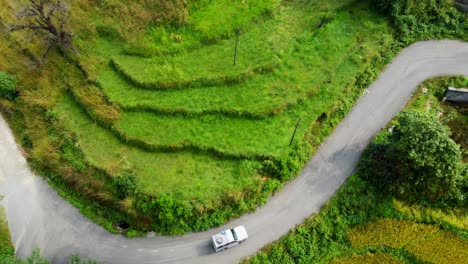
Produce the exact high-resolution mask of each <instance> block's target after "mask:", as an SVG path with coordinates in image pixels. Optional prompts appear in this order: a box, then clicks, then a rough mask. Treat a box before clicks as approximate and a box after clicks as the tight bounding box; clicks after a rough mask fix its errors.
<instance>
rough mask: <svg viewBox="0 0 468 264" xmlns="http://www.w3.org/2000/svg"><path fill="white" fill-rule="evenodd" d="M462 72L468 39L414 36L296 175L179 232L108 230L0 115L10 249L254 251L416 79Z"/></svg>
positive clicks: (59, 259)
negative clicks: (225, 240)
mask: <svg viewBox="0 0 468 264" xmlns="http://www.w3.org/2000/svg"><path fill="white" fill-rule="evenodd" d="M456 74H462V75H466V76H468V43H466V42H460V41H449V40H443V41H426V42H419V43H415V44H413V45H411V46H410V47H408V48H406V49H404V50H403V51H402V52H401V53H400V54H399V55H398V56H397V57H396V58H395V59H394V60H393V62H392V63H391V64H390V65H388V66H387V68H386V69H385V71H383V72H382V73H381V74H380V77H379V78H378V80H376V81H375V82H374V83H373V84H372V86H371V87H369V93H368V94H365V95H363V96H362V97H361V98H360V99H359V100H358V102H357V104H356V105H355V107H354V108H353V109H352V111H351V112H350V113H349V114H348V115H347V117H346V118H345V119H344V120H343V121H342V122H341V123H340V124H339V125H338V126H337V128H336V129H335V131H334V132H333V134H332V135H331V136H330V137H329V138H328V139H327V140H326V141H325V142H324V143H323V144H322V146H321V147H320V150H319V152H318V153H317V154H316V155H315V156H314V157H313V158H312V159H311V160H310V161H309V163H308V164H307V166H306V167H305V168H304V170H303V171H302V173H301V175H299V176H298V177H297V178H295V179H294V180H293V181H291V182H290V183H289V184H288V185H286V186H285V187H284V188H283V189H282V190H281V191H280V192H278V193H277V194H276V195H275V196H273V197H271V198H270V200H269V202H268V203H267V204H266V205H265V206H263V207H261V208H259V209H258V210H257V211H256V212H255V213H252V214H247V215H244V216H242V217H241V218H239V219H235V220H233V221H231V222H229V223H228V224H226V225H224V226H223V227H220V228H216V229H212V230H209V231H206V232H200V233H190V234H187V235H184V236H180V237H153V238H149V239H146V238H134V239H128V238H125V237H122V236H119V235H113V234H110V233H108V232H107V231H105V230H104V229H103V228H101V227H100V226H97V225H95V224H94V223H92V222H91V221H90V220H88V219H86V218H85V217H83V216H82V215H81V214H80V213H79V211H78V210H77V209H76V208H75V207H73V206H72V205H70V204H69V203H68V202H66V201H65V200H64V199H62V198H61V197H59V196H58V195H57V193H56V192H55V191H54V190H53V189H52V188H50V187H49V186H48V185H47V183H46V182H45V181H44V180H43V179H42V178H40V177H37V176H35V175H34V174H33V173H32V172H31V170H30V169H29V168H28V165H27V163H26V161H25V158H24V157H23V155H22V154H21V151H20V150H19V148H18V147H17V145H16V143H15V140H14V138H13V136H12V133H11V131H10V129H9V128H8V125H7V124H6V123H5V121H4V119H3V118H2V117H1V116H0V195H4V196H5V198H4V199H3V200H2V201H0V205H3V206H5V208H6V213H7V216H8V221H9V226H10V229H11V234H12V238H13V242H14V245H15V248H16V250H17V255H18V256H21V257H26V256H29V255H30V254H31V252H32V250H33V249H34V248H40V249H41V251H42V254H43V255H44V256H45V257H47V258H50V259H51V260H52V262H53V263H63V262H64V260H65V259H66V257H67V256H69V255H70V254H74V253H79V254H80V255H81V256H83V257H90V258H94V259H96V260H98V261H100V262H101V263H114V264H116V263H235V262H237V261H239V260H240V259H241V258H243V257H247V256H249V255H252V254H254V253H255V252H257V251H258V250H259V249H260V248H261V247H263V246H264V245H265V244H267V243H270V242H272V241H274V240H276V239H278V238H280V237H281V236H282V235H284V234H286V233H287V232H288V231H289V230H290V229H291V228H293V227H294V226H296V225H297V224H300V223H302V222H303V221H304V219H305V218H307V217H309V216H310V215H311V214H313V213H314V212H317V211H318V210H319V209H320V207H321V206H322V205H323V204H324V203H325V202H326V201H327V200H328V199H329V198H330V197H331V196H332V195H333V194H334V193H335V191H336V190H337V189H338V188H339V187H340V186H341V185H342V184H343V182H344V181H345V180H346V179H347V178H348V177H349V176H350V175H351V174H352V173H353V171H354V169H355V167H356V165H357V163H358V161H359V158H360V155H361V153H362V151H363V150H364V149H365V148H366V146H367V145H368V143H369V142H370V140H371V139H372V138H373V137H374V136H375V135H376V134H377V133H378V132H379V131H380V130H381V129H382V128H383V127H384V126H385V125H386V124H387V123H388V122H389V121H390V120H391V119H392V118H393V116H394V115H395V114H396V113H398V112H399V111H400V110H401V109H402V108H403V107H404V106H405V104H406V102H407V101H408V99H409V98H410V97H411V95H412V93H413V91H414V90H415V89H416V87H417V85H418V84H419V83H421V82H422V81H424V80H426V79H428V78H431V77H435V76H441V75H456ZM238 224H243V225H245V226H246V228H247V230H248V232H249V239H248V240H247V242H246V243H244V244H243V245H241V246H238V247H234V248H232V249H229V250H226V251H224V252H221V253H216V254H215V253H214V250H213V249H212V247H211V244H210V240H209V239H210V236H211V235H212V234H214V233H217V232H218V231H220V230H222V229H225V228H227V227H230V226H235V225H238Z"/></svg>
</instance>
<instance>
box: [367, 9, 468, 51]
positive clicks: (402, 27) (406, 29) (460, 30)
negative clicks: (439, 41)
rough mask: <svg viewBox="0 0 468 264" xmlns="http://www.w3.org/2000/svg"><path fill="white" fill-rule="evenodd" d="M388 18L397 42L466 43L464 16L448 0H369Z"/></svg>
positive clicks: (466, 28)
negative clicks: (456, 40)
mask: <svg viewBox="0 0 468 264" xmlns="http://www.w3.org/2000/svg"><path fill="white" fill-rule="evenodd" d="M373 1H374V3H376V5H377V6H378V7H379V8H380V9H381V10H382V11H383V12H384V13H386V14H387V15H389V16H390V18H391V20H392V23H393V25H394V27H395V30H396V33H397V34H398V37H399V39H400V40H402V41H403V42H405V43H410V42H413V41H414V40H421V39H432V38H446V37H453V36H455V37H460V36H461V35H465V36H464V37H462V38H463V39H464V40H467V36H466V31H467V30H468V24H467V18H466V15H464V14H463V13H461V12H459V11H458V10H457V9H456V7H455V5H454V1H452V0H427V1H418V0H373Z"/></svg>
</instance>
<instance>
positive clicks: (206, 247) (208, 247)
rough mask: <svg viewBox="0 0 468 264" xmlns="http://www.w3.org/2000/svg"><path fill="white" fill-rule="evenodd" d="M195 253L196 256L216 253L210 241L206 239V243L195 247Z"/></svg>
mask: <svg viewBox="0 0 468 264" xmlns="http://www.w3.org/2000/svg"><path fill="white" fill-rule="evenodd" d="M195 251H196V252H197V255H198V256H208V255H211V254H214V253H216V251H215V250H214V248H213V244H212V243H211V240H210V239H207V240H206V242H203V243H201V244H199V245H197V246H196V247H195Z"/></svg>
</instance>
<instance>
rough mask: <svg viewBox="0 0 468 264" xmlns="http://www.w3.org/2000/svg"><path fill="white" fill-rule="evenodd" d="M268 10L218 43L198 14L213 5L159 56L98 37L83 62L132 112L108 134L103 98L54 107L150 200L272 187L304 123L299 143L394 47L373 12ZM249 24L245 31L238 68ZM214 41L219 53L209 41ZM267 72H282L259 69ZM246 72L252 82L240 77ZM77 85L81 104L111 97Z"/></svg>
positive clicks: (85, 144)
mask: <svg viewBox="0 0 468 264" xmlns="http://www.w3.org/2000/svg"><path fill="white" fill-rule="evenodd" d="M260 2H262V1H259V3H260ZM263 2H264V3H267V4H266V5H265V6H262V7H261V8H260V7H259V8H260V9H252V10H254V11H255V10H256V11H255V12H256V14H257V15H258V17H257V18H256V19H253V18H248V19H247V20H248V21H250V22H246V21H247V20H246V21H243V22H242V21H241V22H239V21H237V22H235V21H228V22H227V24H230V25H226V27H227V28H225V29H222V32H224V33H218V35H217V36H218V39H213V38H212V37H210V36H209V34H208V33H207V32H209V31H207V30H204V29H203V28H204V26H201V25H205V24H204V22H203V21H202V17H203V16H201V15H198V14H199V13H203V12H212V11H213V10H211V11H209V9H210V8H214V7H213V6H211V4H213V5H215V3H214V2H213V3H211V4H206V3H205V4H199V6H194V8H195V9H194V13H193V15H192V17H193V19H194V20H193V23H191V24H189V25H188V26H187V27H181V28H177V29H174V32H175V33H174V34H173V36H175V35H180V36H181V37H182V38H183V40H182V41H179V40H177V39H173V40H172V41H170V42H169V43H166V45H163V44H162V43H164V41H162V42H161V43H159V42H156V41H155V42H154V44H152V45H153V46H152V47H151V50H152V51H153V52H150V54H153V55H152V56H151V57H144V58H143V57H141V56H136V55H129V53H130V54H131V53H132V50H131V49H132V45H128V44H126V42H125V40H124V39H123V38H122V37H120V36H118V35H116V34H118V33H117V32H113V31H111V30H110V31H109V30H107V31H105V32H104V33H103V30H102V29H100V30H98V31H99V32H100V37H98V38H96V39H95V40H94V41H93V42H91V43H92V44H91V45H89V46H87V49H85V50H84V52H83V54H84V56H83V57H82V58H81V62H80V63H81V64H82V65H83V66H84V68H85V69H86V70H87V71H88V74H89V76H91V77H93V76H95V77H96V80H97V82H98V84H99V87H100V88H101V90H102V92H103V94H104V96H105V97H106V98H107V99H108V100H109V102H110V103H111V104H114V105H116V106H118V107H120V108H121V110H122V112H121V113H119V114H114V115H113V116H112V118H110V119H111V121H110V123H109V122H107V125H108V126H107V127H104V126H101V125H99V123H96V121H95V120H93V118H91V117H90V116H89V115H88V114H87V113H104V114H103V115H104V116H105V115H106V114H105V113H106V111H107V110H106V109H105V108H103V107H104V106H103V104H102V103H99V102H103V101H102V100H101V99H96V100H95V103H91V104H86V103H85V104H83V102H81V105H80V104H79V103H78V102H76V100H73V99H72V97H71V96H70V95H66V96H65V97H64V99H63V100H61V102H60V103H59V104H58V105H57V106H56V107H55V109H54V113H55V114H56V115H57V116H58V117H59V120H60V122H61V123H62V124H63V125H64V127H65V128H66V129H67V130H69V131H71V132H73V133H74V135H76V138H77V142H78V145H77V146H78V147H79V148H80V149H81V150H82V151H83V153H84V156H85V158H86V160H87V161H88V162H89V163H90V164H91V165H93V166H95V167H98V168H101V169H103V170H105V171H106V172H108V173H109V174H110V175H111V176H112V177H115V176H117V175H119V174H121V173H122V172H124V171H132V172H133V173H134V174H135V176H136V177H137V180H136V183H137V186H138V187H137V188H138V190H139V191H141V192H143V193H146V194H150V195H155V196H157V195H160V194H168V195H170V196H172V197H174V198H177V199H181V200H185V201H192V202H196V203H200V204H203V206H205V207H206V208H216V207H217V206H219V204H220V199H221V200H222V199H223V197H233V199H234V200H235V201H239V199H240V200H242V199H243V198H242V197H244V195H246V193H250V194H251V193H255V192H256V191H255V190H257V191H258V189H259V188H262V186H263V185H264V183H266V179H268V177H265V176H262V175H261V174H262V171H261V170H259V169H260V168H261V167H262V163H263V161H264V160H265V159H277V158H280V157H282V156H284V155H285V154H286V153H288V152H289V151H290V149H291V148H290V147H289V142H290V139H291V136H292V134H293V131H294V128H295V125H296V122H297V121H298V119H299V118H300V119H301V123H300V126H299V129H298V131H297V133H296V139H297V140H296V141H298V142H301V141H302V139H303V138H304V136H305V135H306V133H307V132H308V131H309V130H310V128H311V126H313V125H314V124H316V122H317V120H318V119H319V117H321V118H323V117H327V116H329V115H332V114H333V112H334V111H337V106H338V104H337V102H339V101H346V100H347V99H346V97H347V96H348V95H349V96H351V94H352V92H351V91H352V89H353V87H354V82H355V77H356V76H357V75H358V74H359V73H361V72H362V71H363V70H364V69H365V68H366V67H368V66H369V65H370V64H371V63H372V60H373V58H374V57H375V56H379V54H380V52H382V50H384V49H386V48H387V46H388V45H389V43H390V42H391V41H392V30H391V28H390V27H389V25H388V23H387V21H386V19H385V18H384V17H382V16H381V15H379V14H377V13H374V12H373V11H371V9H370V7H369V5H368V4H367V3H353V1H315V2H313V3H305V2H303V1H285V2H283V3H281V5H279V6H278V5H277V4H275V1H263ZM351 3H353V4H351ZM273 6H275V8H272V7H273ZM262 10H263V11H262ZM317 10H318V11H317ZM252 12H253V11H252ZM260 14H261V16H260ZM205 19H206V17H205ZM216 19H217V18H216ZM233 19H234V20H235V19H236V18H235V17H234V18H233ZM239 23H240V24H242V25H244V26H243V28H245V29H244V30H243V33H242V35H241V37H240V45H239V57H238V62H239V64H238V65H236V66H235V67H233V66H232V53H233V43H234V39H235V34H234V33H233V32H234V29H235V28H236V27H237V26H234V25H238V24H239ZM212 26H213V25H211V26H206V27H207V28H208V27H212ZM161 30H163V29H162V28H160V27H155V28H152V29H150V30H148V32H147V35H146V36H145V38H146V39H148V38H149V39H153V40H154V38H156V37H157V36H159V37H161V36H162V35H161V34H163V35H164V34H165V33H164V32H161ZM164 30H168V29H164ZM220 30H221V29H220ZM109 32H111V33H109ZM165 32H166V31H165ZM167 32H169V31H167ZM167 32H166V33H167ZM375 32H379V34H375ZM207 40H209V43H211V44H209V45H201V44H200V43H204V42H206V41H207ZM163 48H164V49H165V50H163ZM136 50H137V48H135V51H136ZM135 53H137V52H135ZM164 54H165V55H164ZM202 55H203V56H202ZM112 65H114V66H112ZM259 65H260V66H261V67H263V66H265V65H270V66H272V67H270V68H268V67H269V66H268V67H266V66H265V67H264V68H265V69H266V68H268V70H262V71H254V70H253V69H254V68H255V67H257V66H259ZM243 72H248V74H246V75H245V76H244V77H242V78H239V79H236V80H235V81H234V82H232V81H231V80H230V78H231V77H232V76H239V74H240V75H242V74H243ZM236 78H237V77H236ZM193 80H195V84H193V83H192V81H193ZM197 80H204V81H202V82H198V83H197ZM219 80H221V81H219ZM71 85H72V86H73V85H77V84H76V83H75V84H71ZM78 85H79V84H78ZM79 86H80V88H79V89H77V88H75V92H74V93H75V94H76V93H78V94H79V93H81V92H84V94H82V95H81V97H82V98H84V97H86V98H87V100H89V98H92V97H95V96H103V95H96V93H91V92H89V91H88V95H90V96H87V95H86V93H87V92H86V87H84V86H81V85H79ZM163 88H176V89H163ZM80 91H81V92H80ZM91 94H92V96H91ZM83 96H84V97H83ZM83 107H84V108H83ZM107 112H109V111H107ZM114 112H115V111H114Z"/></svg>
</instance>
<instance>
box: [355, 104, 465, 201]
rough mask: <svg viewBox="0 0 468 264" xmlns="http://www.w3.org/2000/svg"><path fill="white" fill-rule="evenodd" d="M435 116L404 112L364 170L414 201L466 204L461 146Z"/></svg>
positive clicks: (376, 148)
mask: <svg viewBox="0 0 468 264" xmlns="http://www.w3.org/2000/svg"><path fill="white" fill-rule="evenodd" d="M449 133H450V132H449V130H448V128H447V127H445V126H444V125H443V124H442V122H441V121H439V119H438V118H437V116H435V115H434V114H421V113H419V112H414V111H411V112H404V113H402V114H401V115H400V116H399V117H398V124H397V125H396V126H395V127H394V128H393V130H392V133H391V135H390V136H389V138H388V139H386V140H383V142H381V143H380V144H373V145H371V146H370V149H371V150H370V154H369V157H368V158H367V159H366V160H365V162H364V164H365V165H363V166H365V167H367V168H369V169H368V170H367V171H366V172H365V175H366V177H367V179H369V181H372V182H374V183H376V184H378V185H382V186H388V185H390V186H391V190H392V191H393V193H394V194H395V195H397V196H399V197H401V198H405V199H406V200H412V201H423V202H429V203H430V204H435V203H438V204H440V205H444V204H445V203H446V202H447V201H458V202H462V201H464V199H465V198H464V195H465V194H463V193H462V190H461V188H462V185H463V184H466V183H464V182H463V180H464V179H463V176H464V174H465V171H464V170H463V168H462V164H461V151H460V146H459V145H457V144H456V143H455V142H454V141H453V140H452V139H451V138H450V137H449Z"/></svg>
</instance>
